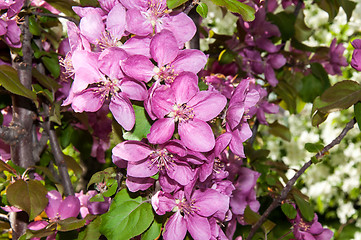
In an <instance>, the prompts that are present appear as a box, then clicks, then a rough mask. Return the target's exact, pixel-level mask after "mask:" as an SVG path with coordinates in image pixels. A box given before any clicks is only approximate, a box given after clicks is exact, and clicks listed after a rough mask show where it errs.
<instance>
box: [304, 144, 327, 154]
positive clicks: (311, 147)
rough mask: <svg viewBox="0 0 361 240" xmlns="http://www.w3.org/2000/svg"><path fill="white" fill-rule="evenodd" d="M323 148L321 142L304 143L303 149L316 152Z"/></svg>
mask: <svg viewBox="0 0 361 240" xmlns="http://www.w3.org/2000/svg"><path fill="white" fill-rule="evenodd" d="M323 148H324V146H323V144H321V143H306V144H305V149H306V150H307V151H308V152H310V153H318V152H320V151H321V150H322V149H323Z"/></svg>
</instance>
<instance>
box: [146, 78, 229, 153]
mask: <svg viewBox="0 0 361 240" xmlns="http://www.w3.org/2000/svg"><path fill="white" fill-rule="evenodd" d="M226 103H227V99H226V97H224V96H223V95H222V94H220V93H219V92H217V91H199V89H198V86H197V76H196V75H194V74H193V73H189V72H184V73H182V74H180V75H179V76H178V77H177V78H176V79H175V80H174V82H173V84H172V86H170V87H169V86H162V87H160V88H159V89H157V91H155V92H154V95H153V99H152V106H151V108H152V112H153V113H154V114H155V116H157V117H158V118H159V119H158V120H157V121H156V122H155V123H154V124H153V125H152V127H151V129H150V134H148V136H147V137H148V139H149V142H150V143H153V144H162V143H164V142H166V141H168V140H169V139H171V137H172V135H173V132H174V130H175V126H176V123H178V133H179V136H180V139H181V141H182V142H183V144H184V145H185V146H186V147H187V148H189V149H191V150H194V151H200V152H207V151H210V150H212V148H213V147H214V144H215V140H214V135H213V132H212V129H211V127H210V126H209V125H208V124H207V123H206V122H207V121H210V120H212V119H213V118H215V117H216V116H217V115H218V114H219V113H220V112H221V111H222V110H223V108H224V107H225V105H226Z"/></svg>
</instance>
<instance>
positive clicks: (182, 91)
mask: <svg viewBox="0 0 361 240" xmlns="http://www.w3.org/2000/svg"><path fill="white" fill-rule="evenodd" d="M171 88H172V89H173V91H174V95H175V99H176V103H177V104H183V103H186V102H188V101H189V100H190V99H191V98H192V97H193V96H194V95H195V94H196V93H197V92H198V91H199V88H198V77H197V75H195V74H193V73H191V72H183V73H181V74H180V75H178V77H176V79H175V80H174V82H173V83H172V86H171Z"/></svg>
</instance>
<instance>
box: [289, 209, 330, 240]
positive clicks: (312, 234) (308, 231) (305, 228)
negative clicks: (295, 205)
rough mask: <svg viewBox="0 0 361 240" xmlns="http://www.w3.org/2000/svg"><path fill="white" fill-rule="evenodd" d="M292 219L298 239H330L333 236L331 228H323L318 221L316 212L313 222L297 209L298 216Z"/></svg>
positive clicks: (294, 233)
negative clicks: (304, 217) (308, 220)
mask: <svg viewBox="0 0 361 240" xmlns="http://www.w3.org/2000/svg"><path fill="white" fill-rule="evenodd" d="M290 221H291V223H292V224H293V235H294V236H295V238H296V240H330V239H331V238H332V236H333V232H332V231H331V230H330V229H327V228H323V227H322V225H321V223H319V222H318V217H317V214H316V213H315V217H314V218H313V219H312V221H311V222H306V221H305V220H304V219H303V218H302V216H301V213H300V211H299V210H297V215H296V218H294V219H291V220H290Z"/></svg>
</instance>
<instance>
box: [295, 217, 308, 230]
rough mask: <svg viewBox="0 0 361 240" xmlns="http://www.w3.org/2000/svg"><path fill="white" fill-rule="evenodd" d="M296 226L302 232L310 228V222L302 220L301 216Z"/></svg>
mask: <svg viewBox="0 0 361 240" xmlns="http://www.w3.org/2000/svg"><path fill="white" fill-rule="evenodd" d="M298 227H299V228H300V229H301V231H304V232H306V231H308V230H310V228H311V226H310V224H308V223H306V222H304V221H303V219H302V218H301V220H300V222H299V223H298Z"/></svg>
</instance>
